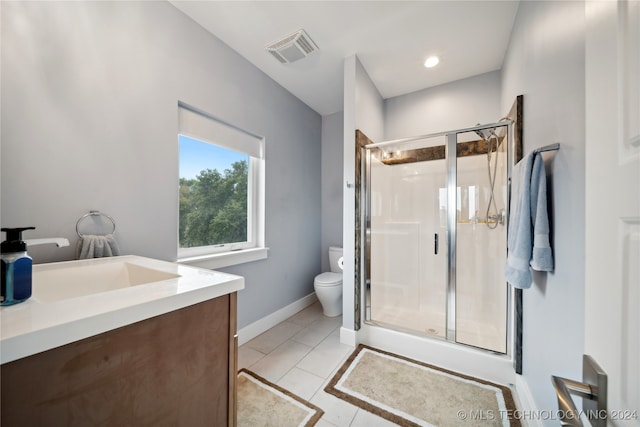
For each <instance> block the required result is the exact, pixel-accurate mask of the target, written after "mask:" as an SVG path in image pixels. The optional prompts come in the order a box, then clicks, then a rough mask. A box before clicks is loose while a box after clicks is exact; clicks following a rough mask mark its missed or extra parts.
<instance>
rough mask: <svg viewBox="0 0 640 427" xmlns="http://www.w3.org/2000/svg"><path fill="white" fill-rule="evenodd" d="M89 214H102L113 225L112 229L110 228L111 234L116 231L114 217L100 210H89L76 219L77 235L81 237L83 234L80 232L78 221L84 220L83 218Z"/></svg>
mask: <svg viewBox="0 0 640 427" xmlns="http://www.w3.org/2000/svg"><path fill="white" fill-rule="evenodd" d="M90 216H103V217H105V218H107V219H108V220H109V221H111V225H113V230H111V233H110V234H113V233H115V232H116V222H115V221H114V219H113V218H112V217H111V216H110V215H107V214H105V213H102V212H100V211H93V210H92V211H89V212H87V213H86V214H84V215H82V216H81V217H80V218H79V219H78V221H77V222H76V233H77V234H78V237H82V236H84V234H82V233H80V223H81V222H82V220H84V219H85V218H88V217H90Z"/></svg>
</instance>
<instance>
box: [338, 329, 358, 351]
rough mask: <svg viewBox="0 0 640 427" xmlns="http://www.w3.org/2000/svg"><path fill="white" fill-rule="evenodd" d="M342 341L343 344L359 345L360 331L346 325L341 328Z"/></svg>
mask: <svg viewBox="0 0 640 427" xmlns="http://www.w3.org/2000/svg"><path fill="white" fill-rule="evenodd" d="M340 342H341V343H342V344H346V345H350V346H351V347H355V346H356V345H358V333H357V332H356V331H354V330H353V329H347V328H345V327H344V326H342V327H341V328H340Z"/></svg>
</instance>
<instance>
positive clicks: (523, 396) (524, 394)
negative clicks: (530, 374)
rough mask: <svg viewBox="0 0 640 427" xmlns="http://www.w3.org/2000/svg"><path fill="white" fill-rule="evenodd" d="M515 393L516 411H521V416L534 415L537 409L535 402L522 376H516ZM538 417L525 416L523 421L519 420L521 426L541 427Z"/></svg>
mask: <svg viewBox="0 0 640 427" xmlns="http://www.w3.org/2000/svg"><path fill="white" fill-rule="evenodd" d="M515 386H516V393H517V395H518V396H517V397H516V399H517V403H518V410H519V411H522V412H521V413H522V414H523V415H526V414H536V411H537V409H538V408H537V407H536V404H535V401H534V400H533V396H532V395H531V390H529V384H527V381H526V380H525V379H524V378H523V377H522V375H516V383H515ZM539 418H540V417H534V416H527V417H524V419H521V421H522V422H523V424H525V423H526V425H528V426H530V427H542V421H541V420H540V419H539Z"/></svg>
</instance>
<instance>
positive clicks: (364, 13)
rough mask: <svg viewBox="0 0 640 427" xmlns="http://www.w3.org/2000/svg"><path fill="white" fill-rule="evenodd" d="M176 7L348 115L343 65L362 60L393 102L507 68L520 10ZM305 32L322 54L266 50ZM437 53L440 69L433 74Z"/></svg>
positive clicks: (508, 4) (455, 4)
mask: <svg viewBox="0 0 640 427" xmlns="http://www.w3.org/2000/svg"><path fill="white" fill-rule="evenodd" d="M170 1H171V3H172V4H173V5H174V6H176V7H177V8H178V9H179V10H181V11H182V12H184V13H185V14H187V15H188V16H190V17H191V18H192V19H193V20H194V21H196V22H197V23H199V24H200V25H202V26H203V27H204V28H206V29H207V30H208V31H210V32H211V33H212V34H214V35H215V36H216V37H218V38H220V39H221V40H222V41H224V42H225V43H226V44H227V45H229V46H230V47H231V48H232V49H234V50H235V51H237V52H238V53H239V54H240V55H242V56H243V57H245V58H246V59H247V60H248V61H250V62H251V63H253V64H254V65H255V66H256V67H258V68H259V69H261V70H262V71H263V72H264V73H266V74H267V75H268V76H270V77H271V78H272V79H274V80H275V81H276V82H278V83H279V84H280V85H282V86H283V87H284V88H286V89H287V90H289V91H290V92H291V93H293V94H294V95H295V96H296V97H298V98H299V99H301V100H302V101H303V102H304V103H305V104H307V105H309V106H310V107H311V108H313V109H314V110H315V111H317V112H318V113H320V114H322V115H326V114H331V113H334V112H337V111H341V110H342V109H343V107H342V105H343V78H344V72H343V61H344V58H346V57H349V56H351V55H354V54H355V55H357V56H358V58H359V60H360V62H361V63H362V65H363V66H364V68H365V69H366V70H367V73H368V74H369V76H370V77H371V79H372V80H373V82H374V84H375V85H376V87H377V88H378V91H379V92H380V95H382V97H383V98H385V99H386V98H391V97H394V96H398V95H403V94H406V93H410V92H414V91H416V90H420V89H425V88H428V87H431V86H436V85H439V84H443V83H447V82H451V81H455V80H459V79H463V78H466V77H471V76H475V75H478V74H483V73H486V72H490V71H494V70H498V69H500V68H501V67H502V62H503V59H504V55H505V52H506V50H507V45H508V42H509V37H510V35H511V27H512V26H513V21H514V19H515V15H516V12H517V9H518V4H519V3H518V1H517V0H502V1H484V0H475V1H452V0H449V1H182V0H170ZM300 28H303V29H305V30H306V31H307V33H308V34H309V36H310V37H311V38H312V39H313V41H314V42H315V43H316V44H317V45H318V47H319V51H317V52H315V53H312V54H311V55H309V56H308V57H306V58H304V59H301V60H299V61H297V62H294V63H290V64H281V63H280V62H278V61H277V60H276V59H275V58H274V57H273V56H271V54H269V53H268V52H267V51H266V50H265V46H266V45H268V44H271V43H273V42H275V41H278V40H280V39H282V38H284V37H285V36H288V35H290V34H292V33H294V32H296V31H297V30H298V29H300ZM433 54H435V55H438V56H439V57H440V64H439V65H438V66H437V67H435V68H432V69H427V68H424V66H423V62H424V60H425V59H426V57H427V56H429V55H433Z"/></svg>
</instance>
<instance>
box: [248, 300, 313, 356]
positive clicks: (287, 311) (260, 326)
mask: <svg viewBox="0 0 640 427" xmlns="http://www.w3.org/2000/svg"><path fill="white" fill-rule="evenodd" d="M317 300H318V297H316V293H315V292H312V293H310V294H309V295H307V296H306V297H303V298H300V299H299V300H298V301H294V302H292V303H291V304H289V305H288V306H286V307H282V308H281V309H280V310H278V311H275V312H273V313H271V314H269V315H268V316H265V317H263V318H262V319H259V320H256V321H255V322H253V323H251V324H249V325H247V326H245V327H244V328H242V329H240V330H239V331H238V345H242V344H244V343H246V342H247V341H250V340H252V339H253V338H255V337H257V336H258V335H260V334H261V333H263V332H265V331H268V330H269V329H271V328H273V327H274V326H276V325H277V324H278V323H280V322H283V321H285V320H287V319H288V318H289V317H291V316H293V315H294V314H296V313H297V312H299V311H301V310H304V309H305V308H307V307H309V306H310V305H311V304H313V303H314V302H316V301H317Z"/></svg>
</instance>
